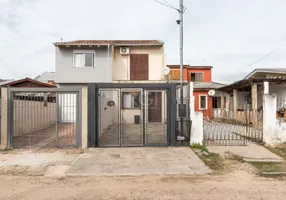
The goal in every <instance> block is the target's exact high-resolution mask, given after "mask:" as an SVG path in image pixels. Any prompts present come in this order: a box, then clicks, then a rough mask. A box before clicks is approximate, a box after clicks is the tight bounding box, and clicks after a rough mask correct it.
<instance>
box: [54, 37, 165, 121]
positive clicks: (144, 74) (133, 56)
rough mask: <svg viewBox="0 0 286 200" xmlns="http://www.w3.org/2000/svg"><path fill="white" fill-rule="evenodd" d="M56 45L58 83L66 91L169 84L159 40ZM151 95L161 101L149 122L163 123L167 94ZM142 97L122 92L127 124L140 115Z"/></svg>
mask: <svg viewBox="0 0 286 200" xmlns="http://www.w3.org/2000/svg"><path fill="white" fill-rule="evenodd" d="M54 46H55V61H56V63H55V64H56V75H55V83H56V84H58V85H59V87H62V88H63V87H81V86H86V85H87V84H88V83H111V82H113V83H118V82H124V83H134V82H144V83H145V82H146V83H152V82H156V83H160V82H165V78H164V75H163V73H162V70H163V68H164V67H165V66H166V65H165V56H164V43H163V42H161V41H159V40H77V41H62V42H55V43H54ZM105 95H106V96H107V98H113V99H114V98H115V96H116V95H115V93H114V92H113V93H112V94H111V97H110V96H108V95H109V94H105ZM112 95H113V97H112ZM149 95H150V96H154V98H155V96H156V98H158V100H159V102H161V103H160V104H159V105H158V106H157V109H154V107H153V109H150V111H149V115H148V116H149V117H148V118H149V120H150V121H154V122H156V121H158V122H159V121H163V120H164V117H163V116H164V115H165V114H164V94H163V93H161V92H158V93H156V92H153V93H152V92H151V93H150V94H149ZM139 98H140V91H128V90H124V91H122V94H121V99H122V100H121V102H122V105H121V108H122V109H123V122H125V123H129V122H130V123H131V122H133V116H134V115H137V114H138V113H140V106H139V105H138V103H137V102H138V101H139ZM117 106H119V107H120V105H117ZM103 112H105V111H103Z"/></svg>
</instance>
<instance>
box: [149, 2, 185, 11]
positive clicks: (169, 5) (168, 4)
mask: <svg viewBox="0 0 286 200" xmlns="http://www.w3.org/2000/svg"><path fill="white" fill-rule="evenodd" d="M153 1H155V2H157V3H159V4H161V5H163V6H166V7H168V8H171V9H175V10H177V11H180V10H179V9H178V8H175V7H174V6H172V5H171V4H170V3H168V2H167V1H164V2H165V3H163V2H161V1H158V0H153Z"/></svg>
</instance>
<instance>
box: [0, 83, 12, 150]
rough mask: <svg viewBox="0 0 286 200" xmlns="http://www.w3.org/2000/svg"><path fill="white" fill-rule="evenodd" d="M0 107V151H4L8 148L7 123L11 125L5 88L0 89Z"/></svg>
mask: <svg viewBox="0 0 286 200" xmlns="http://www.w3.org/2000/svg"><path fill="white" fill-rule="evenodd" d="M0 92H1V99H0V100H1V102H0V103H1V106H0V115H1V117H0V119H1V122H0V128H1V130H0V131H1V135H0V142H1V148H0V149H6V148H8V146H9V145H8V138H9V137H8V126H9V125H8V123H13V122H11V121H10V120H9V119H8V109H9V108H8V89H7V88H1V91H0Z"/></svg>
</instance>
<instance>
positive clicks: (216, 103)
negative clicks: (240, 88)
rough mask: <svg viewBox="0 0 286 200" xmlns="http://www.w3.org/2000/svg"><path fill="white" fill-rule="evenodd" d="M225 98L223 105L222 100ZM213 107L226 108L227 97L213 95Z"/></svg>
mask: <svg viewBox="0 0 286 200" xmlns="http://www.w3.org/2000/svg"><path fill="white" fill-rule="evenodd" d="M222 98H223V105H222V102H221V100H222ZM212 105H213V108H226V97H213V101H212Z"/></svg>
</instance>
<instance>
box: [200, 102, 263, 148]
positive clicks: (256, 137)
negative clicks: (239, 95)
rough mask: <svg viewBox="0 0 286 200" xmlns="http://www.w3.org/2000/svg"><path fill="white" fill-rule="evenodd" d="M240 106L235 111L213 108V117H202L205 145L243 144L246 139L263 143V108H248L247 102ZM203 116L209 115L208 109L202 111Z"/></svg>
mask: <svg viewBox="0 0 286 200" xmlns="http://www.w3.org/2000/svg"><path fill="white" fill-rule="evenodd" d="M240 107H241V109H238V110H237V111H236V112H234V111H230V110H226V109H225V108H223V109H214V110H213V112H214V114H213V118H208V117H204V143H205V145H218V146H242V145H243V146H244V145H247V141H253V142H257V143H260V144H262V143H263V110H262V109H257V110H250V109H249V107H250V105H249V104H247V103H244V104H242V105H241V106H240ZM204 116H211V115H210V111H209V110H206V111H204ZM214 117H215V118H214Z"/></svg>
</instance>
